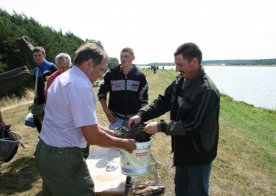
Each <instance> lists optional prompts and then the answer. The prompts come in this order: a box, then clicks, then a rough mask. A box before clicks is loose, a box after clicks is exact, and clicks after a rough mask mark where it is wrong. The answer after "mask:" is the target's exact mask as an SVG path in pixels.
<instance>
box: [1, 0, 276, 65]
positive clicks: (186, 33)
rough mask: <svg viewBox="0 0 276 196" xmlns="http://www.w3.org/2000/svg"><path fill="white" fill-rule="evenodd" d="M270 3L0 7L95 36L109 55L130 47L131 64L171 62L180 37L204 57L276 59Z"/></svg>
mask: <svg viewBox="0 0 276 196" xmlns="http://www.w3.org/2000/svg"><path fill="white" fill-rule="evenodd" d="M275 4H276V1H275V0H262V1H259V0H193V1H187V0H116V1H114V0H78V1H68V0H66V1H65V0H47V1H37V0H36V1H35V0H24V1H23V0H1V3H0V8H1V9H4V10H6V11H8V12H9V13H13V11H15V12H16V13H19V14H25V15H26V16H27V17H32V18H34V19H35V20H37V21H38V22H39V23H41V24H42V25H44V26H50V27H52V28H54V29H56V30H58V31H59V30H60V29H61V30H62V32H63V33H66V32H72V33H74V34H75V35H76V36H79V37H81V38H82V39H86V38H87V39H95V40H99V41H101V42H102V44H103V45H104V47H105V49H106V51H107V53H108V55H109V56H112V57H117V58H119V55H120V51H121V49H122V48H123V47H126V46H128V47H132V48H133V49H134V52H135V56H136V59H135V62H134V63H150V62H173V53H174V51H175V49H176V48H177V47H178V46H179V45H180V44H182V43H185V42H194V43H196V44H198V45H199V47H200V48H201V49H202V52H203V59H204V60H214V59H259V58H276V36H275V35H276V25H275V18H276V12H275V7H276V6H275ZM0 20H1V19H0ZM61 52H62V51H61Z"/></svg>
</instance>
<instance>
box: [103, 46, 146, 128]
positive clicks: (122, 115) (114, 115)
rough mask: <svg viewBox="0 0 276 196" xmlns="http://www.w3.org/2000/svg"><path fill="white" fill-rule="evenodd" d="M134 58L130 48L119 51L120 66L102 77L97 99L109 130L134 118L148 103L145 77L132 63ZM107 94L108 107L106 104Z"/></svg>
mask: <svg viewBox="0 0 276 196" xmlns="http://www.w3.org/2000/svg"><path fill="white" fill-rule="evenodd" d="M134 59H135V56H134V52H133V50H132V49H131V48H128V47H127V48H123V49H122V51H121V56H120V60H121V64H119V65H117V66H116V67H114V68H111V69H110V70H108V71H107V73H106V74H105V75H104V82H103V84H101V85H100V89H99V93H98V97H99V100H100V103H101V105H102V108H103V111H104V112H105V114H106V116H107V118H108V121H109V122H110V126H109V128H110V129H115V128H119V127H121V126H122V124H123V123H124V121H127V120H128V118H130V117H131V116H134V115H135V114H136V113H137V112H138V110H139V109H140V108H142V107H143V106H145V105H147V103H148V83H147V80H146V76H145V74H144V73H142V72H141V71H140V70H139V69H138V68H137V67H136V66H135V65H134V64H132V62H133V61H134ZM107 93H109V102H108V106H107V103H106V100H107Z"/></svg>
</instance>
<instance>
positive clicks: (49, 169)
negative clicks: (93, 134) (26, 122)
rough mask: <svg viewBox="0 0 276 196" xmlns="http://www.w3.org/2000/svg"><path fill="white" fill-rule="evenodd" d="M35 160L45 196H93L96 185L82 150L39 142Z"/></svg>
mask: <svg viewBox="0 0 276 196" xmlns="http://www.w3.org/2000/svg"><path fill="white" fill-rule="evenodd" d="M35 160H36V165H37V168H38V171H39V173H40V175H41V177H42V180H43V184H42V193H41V195H43V196H77V195H81V196H93V195H94V183H93V180H92V178H91V176H90V173H89V170H88V167H87V165H86V162H85V160H84V158H83V155H82V152H81V149H80V148H76V147H68V148H57V147H53V146H49V145H47V144H46V143H44V142H43V141H42V140H41V139H40V140H39V142H38V144H37V147H36V152H35Z"/></svg>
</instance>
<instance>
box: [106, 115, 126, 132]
mask: <svg viewBox="0 0 276 196" xmlns="http://www.w3.org/2000/svg"><path fill="white" fill-rule="evenodd" d="M125 121H127V119H122V118H118V117H116V119H115V122H114V123H110V124H109V129H111V130H112V129H116V128H120V127H122V125H123V123H124V122H125Z"/></svg>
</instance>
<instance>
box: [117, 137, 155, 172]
mask: <svg viewBox="0 0 276 196" xmlns="http://www.w3.org/2000/svg"><path fill="white" fill-rule="evenodd" d="M150 146H151V140H150V141H148V142H139V143H137V142H136V149H135V150H133V151H132V153H128V152H127V151H125V150H120V153H121V172H122V173H123V174H125V175H127V176H140V175H144V174H146V173H148V171H149V162H150Z"/></svg>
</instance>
